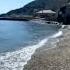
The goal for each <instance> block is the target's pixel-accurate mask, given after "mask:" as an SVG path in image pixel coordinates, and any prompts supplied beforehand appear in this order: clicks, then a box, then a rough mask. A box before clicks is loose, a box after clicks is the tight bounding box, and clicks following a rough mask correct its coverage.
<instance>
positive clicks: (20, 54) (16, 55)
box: [0, 31, 62, 70]
mask: <svg viewBox="0 0 70 70" xmlns="http://www.w3.org/2000/svg"><path fill="white" fill-rule="evenodd" d="M61 35H62V31H59V32H58V33H56V34H54V35H53V36H51V37H48V38H45V39H43V40H41V41H40V42H39V43H38V44H36V45H32V46H27V47H25V48H22V49H20V50H17V51H14V52H7V53H5V54H3V55H0V70H23V68H24V65H25V64H27V61H28V60H30V59H31V55H32V54H33V53H34V52H35V50H36V49H37V48H39V47H42V46H44V45H45V43H46V42H47V41H48V39H49V38H56V37H59V36H61Z"/></svg>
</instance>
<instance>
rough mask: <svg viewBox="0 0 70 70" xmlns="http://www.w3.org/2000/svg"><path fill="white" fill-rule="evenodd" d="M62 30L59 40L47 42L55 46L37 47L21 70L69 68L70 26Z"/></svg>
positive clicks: (67, 69)
mask: <svg viewBox="0 0 70 70" xmlns="http://www.w3.org/2000/svg"><path fill="white" fill-rule="evenodd" d="M62 31H63V37H62V38H59V40H60V42H58V43H56V44H49V46H50V45H51V46H53V47H55V48H51V49H47V47H49V46H48V45H46V46H45V47H41V48H39V49H37V50H36V52H35V53H34V54H33V56H32V58H31V60H30V61H28V63H27V65H25V66H24V69H23V70H70V26H68V27H67V28H65V29H62Z"/></svg>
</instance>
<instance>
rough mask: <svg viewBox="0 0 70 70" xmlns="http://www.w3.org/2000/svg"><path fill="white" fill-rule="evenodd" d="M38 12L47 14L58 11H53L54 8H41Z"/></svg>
mask: <svg viewBox="0 0 70 70" xmlns="http://www.w3.org/2000/svg"><path fill="white" fill-rule="evenodd" d="M36 13H45V14H51V13H52V14H55V13H56V12H54V11H52V10H40V11H38V12H36Z"/></svg>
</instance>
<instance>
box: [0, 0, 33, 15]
mask: <svg viewBox="0 0 70 70" xmlns="http://www.w3.org/2000/svg"><path fill="white" fill-rule="evenodd" d="M31 1H33V0H0V14H2V13H6V12H8V11H10V10H13V9H17V8H20V7H23V6H24V5H25V4H27V3H29V2H31Z"/></svg>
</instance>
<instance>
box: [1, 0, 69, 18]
mask: <svg viewBox="0 0 70 70" xmlns="http://www.w3.org/2000/svg"><path fill="white" fill-rule="evenodd" d="M69 1H70V0H35V1H32V2H30V3H29V4H27V5H25V6H24V7H22V8H19V9H16V10H12V11H10V12H8V13H6V14H2V15H0V16H4V17H5V16H17V15H20V16H22V15H32V14H33V13H34V12H35V11H38V10H42V9H52V10H54V11H57V10H58V9H59V8H60V7H62V6H63V5H65V3H66V2H69Z"/></svg>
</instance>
